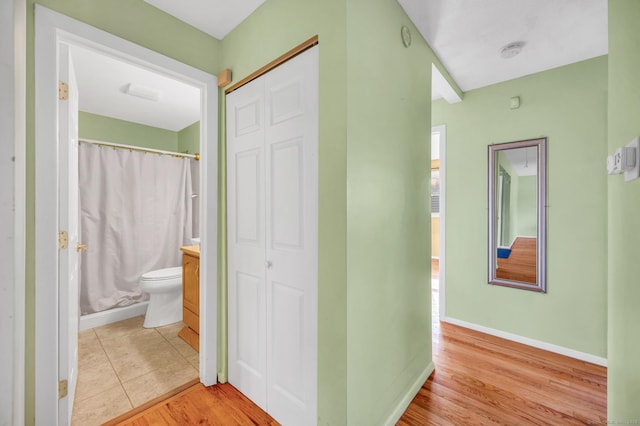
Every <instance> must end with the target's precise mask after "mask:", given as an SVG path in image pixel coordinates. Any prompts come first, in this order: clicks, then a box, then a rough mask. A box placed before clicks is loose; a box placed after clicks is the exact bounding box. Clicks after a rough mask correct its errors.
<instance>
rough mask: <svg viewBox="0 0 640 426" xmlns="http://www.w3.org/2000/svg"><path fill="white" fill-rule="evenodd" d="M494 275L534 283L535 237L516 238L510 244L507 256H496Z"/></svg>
mask: <svg viewBox="0 0 640 426" xmlns="http://www.w3.org/2000/svg"><path fill="white" fill-rule="evenodd" d="M496 277H498V278H503V279H506V280H515V281H524V282H525V283H534V284H535V282H536V238H523V237H518V238H516V240H515V241H514V242H513V244H512V245H511V254H510V255H509V257H508V258H506V259H501V258H498V269H497V270H496Z"/></svg>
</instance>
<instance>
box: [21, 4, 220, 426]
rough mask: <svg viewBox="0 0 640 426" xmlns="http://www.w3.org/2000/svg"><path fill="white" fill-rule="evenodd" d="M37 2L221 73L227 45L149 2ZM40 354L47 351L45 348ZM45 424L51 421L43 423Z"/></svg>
mask: <svg viewBox="0 0 640 426" xmlns="http://www.w3.org/2000/svg"><path fill="white" fill-rule="evenodd" d="M37 3H39V4H41V5H43V6H46V7H48V8H50V9H53V10H55V11H58V12H60V13H63V14H65V15H67V16H70V17H72V18H74V19H77V20H79V21H82V22H86V23H88V24H89V25H92V26H94V27H97V28H100V29H102V30H105V31H107V32H110V33H112V34H115V35H117V36H119V37H122V38H124V39H127V40H130V41H132V42H134V43H137V44H139V45H142V46H144V47H147V48H149V49H151V50H155V51H156V52H159V53H162V54H164V55H166V56H169V57H172V58H174V59H176V60H179V61H181V62H184V63H186V64H188V65H191V66H193V67H195V68H198V69H201V70H203V71H206V72H209V73H211V74H217V73H218V72H219V71H220V66H219V65H220V56H221V53H220V49H221V43H220V42H219V41H218V40H216V39H214V38H212V37H210V36H208V35H206V34H205V33H203V32H201V31H198V30H196V29H195V28H193V27H191V26H189V25H186V24H185V23H183V22H181V21H179V20H178V19H176V18H174V17H172V16H170V15H168V14H166V13H164V12H162V11H160V10H159V9H156V8H155V7H153V6H150V5H149V4H147V3H145V2H144V1H143V0H119V1H118V2H111V1H102V0H40V1H38V2H37ZM34 4H35V2H34V0H28V3H27V197H26V199H27V206H26V209H27V217H26V232H27V250H26V324H25V325H26V336H25V337H26V360H25V362H26V383H25V387H26V398H25V400H26V401H25V402H26V408H25V411H26V424H27V425H32V424H34V422H35V419H34V413H35V406H34V401H35V371H34V363H35V361H34V360H35V339H34V333H35V331H34V330H35V306H34V304H35V294H34V287H35V197H34V194H35V170H34V167H35V151H34V146H35V142H34V141H35V136H34V134H35V127H34V121H35V120H34V116H35V113H34V109H35V107H34V99H35V94H34V78H35V77H34ZM40 350H46V349H43V348H40ZM39 421H40V422H41V423H42V422H45V421H47V420H43V419H40V420H39Z"/></svg>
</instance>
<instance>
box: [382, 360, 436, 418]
mask: <svg viewBox="0 0 640 426" xmlns="http://www.w3.org/2000/svg"><path fill="white" fill-rule="evenodd" d="M435 369H436V366H435V365H434V364H433V361H431V362H430V363H429V364H428V365H427V367H426V368H425V369H424V370H422V373H420V374H419V375H418V377H417V378H416V380H415V381H414V382H413V383H412V384H411V387H409V389H407V393H405V394H404V396H403V397H402V398H401V399H400V401H399V402H398V405H397V406H396V408H395V409H394V410H393V412H392V413H391V414H390V415H389V417H388V418H387V420H386V421H385V422H384V424H385V425H395V424H396V423H398V421H399V420H400V417H402V415H403V414H404V412H405V411H407V408H409V405H410V404H411V401H413V398H415V397H416V395H417V394H418V392H420V389H421V388H422V385H423V384H424V382H426V381H427V379H428V378H429V376H431V373H433V372H434V371H435Z"/></svg>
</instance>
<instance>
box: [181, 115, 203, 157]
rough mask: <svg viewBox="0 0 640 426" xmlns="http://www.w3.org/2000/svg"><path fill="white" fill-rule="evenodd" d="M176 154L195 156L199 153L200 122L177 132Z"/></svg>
mask: <svg viewBox="0 0 640 426" xmlns="http://www.w3.org/2000/svg"><path fill="white" fill-rule="evenodd" d="M178 152H183V153H185V154H196V153H199V152H200V122H199V121H196V122H195V123H193V124H192V125H190V126H187V127H185V128H184V129H182V130H180V131H179V132H178Z"/></svg>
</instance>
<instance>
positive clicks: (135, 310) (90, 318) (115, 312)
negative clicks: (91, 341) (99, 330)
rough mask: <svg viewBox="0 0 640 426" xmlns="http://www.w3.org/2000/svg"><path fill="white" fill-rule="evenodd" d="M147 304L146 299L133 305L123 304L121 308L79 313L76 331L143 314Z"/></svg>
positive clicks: (145, 311)
mask: <svg viewBox="0 0 640 426" xmlns="http://www.w3.org/2000/svg"><path fill="white" fill-rule="evenodd" d="M148 306H149V302H148V301H147V302H139V303H136V304H133V305H129V306H123V307H121V308H113V309H107V310H106V311H100V312H95V313H93V314H86V315H81V316H80V324H79V326H78V331H83V330H89V329H90V328H96V327H101V326H103V325H107V324H112V323H114V322H118V321H123V320H126V319H129V318H133V317H138V316H141V315H144V314H146V313H147V307H148Z"/></svg>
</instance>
